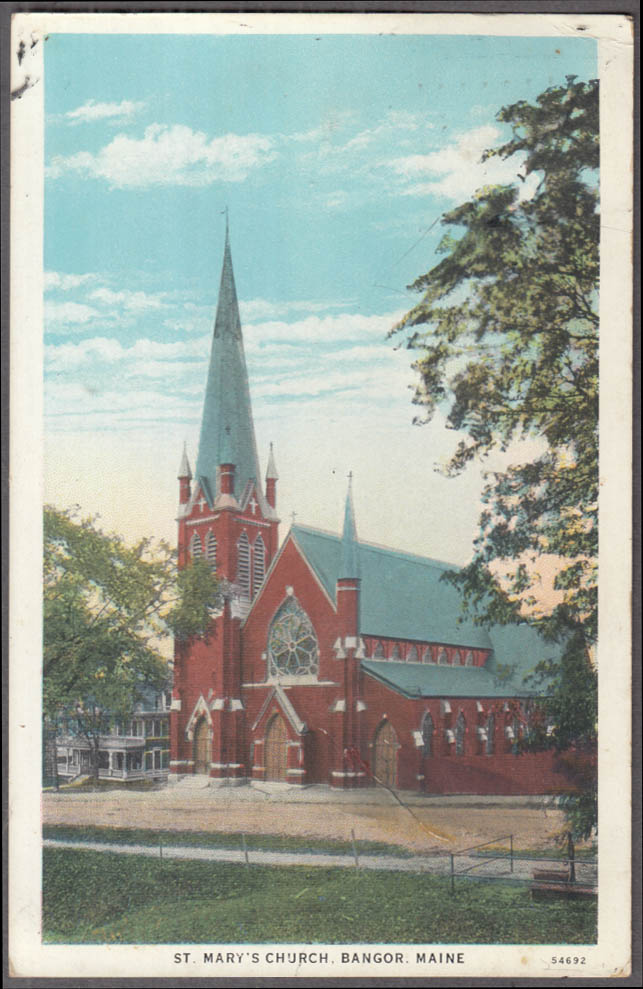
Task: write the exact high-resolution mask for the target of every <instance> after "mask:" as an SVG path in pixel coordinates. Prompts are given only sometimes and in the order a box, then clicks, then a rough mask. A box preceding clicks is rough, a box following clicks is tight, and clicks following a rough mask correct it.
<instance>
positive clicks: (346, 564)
mask: <svg viewBox="0 0 643 989" xmlns="http://www.w3.org/2000/svg"><path fill="white" fill-rule="evenodd" d="M339 576H340V577H359V565H358V559H357V530H356V528H355V509H354V507H353V475H352V473H350V474H349V475H348V491H347V492H346V506H345V508H344V532H343V534H342V569H341V573H340V574H339Z"/></svg>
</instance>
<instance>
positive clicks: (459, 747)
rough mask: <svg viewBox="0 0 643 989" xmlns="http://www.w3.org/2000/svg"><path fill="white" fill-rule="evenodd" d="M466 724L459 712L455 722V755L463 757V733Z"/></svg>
mask: <svg viewBox="0 0 643 989" xmlns="http://www.w3.org/2000/svg"><path fill="white" fill-rule="evenodd" d="M466 727H467V725H466V722H465V720H464V714H463V713H462V711H460V714H459V715H458V718H457V721H456V723H455V754H456V755H464V733H465V731H466Z"/></svg>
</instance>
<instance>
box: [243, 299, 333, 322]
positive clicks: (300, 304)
mask: <svg viewBox="0 0 643 989" xmlns="http://www.w3.org/2000/svg"><path fill="white" fill-rule="evenodd" d="M345 305H350V300H344V301H342V302H312V301H310V300H308V299H304V300H290V301H288V300H286V301H284V302H272V301H270V300H269V299H248V300H247V301H245V302H243V301H242V302H240V303H239V311H240V313H241V319H242V320H243V321H244V322H245V321H246V320H247V321H248V322H252V321H253V320H257V319H276V318H277V317H278V316H287V315H288V314H289V313H298V312H305V313H313V312H323V311H324V310H325V309H340V308H341V307H342V306H345Z"/></svg>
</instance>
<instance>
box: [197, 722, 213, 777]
mask: <svg viewBox="0 0 643 989" xmlns="http://www.w3.org/2000/svg"><path fill="white" fill-rule="evenodd" d="M194 772H195V773H199V774H201V775H203V774H206V775H207V774H208V773H209V772H210V729H209V726H208V720H207V718H200V719H199V721H198V722H197V726H196V729H195V732H194Z"/></svg>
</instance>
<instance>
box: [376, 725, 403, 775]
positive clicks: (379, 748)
mask: <svg viewBox="0 0 643 989" xmlns="http://www.w3.org/2000/svg"><path fill="white" fill-rule="evenodd" d="M398 748H399V746H398V744H397V735H396V734H395V729H394V728H393V725H392V724H391V723H390V721H383V722H382V724H381V725H380V726H379V728H378V729H377V731H376V732H375V741H374V742H373V775H374V776H375V777H376V779H377V780H378V782H380V783H383V784H384V786H395V784H396V781H397V780H396V777H397V750H398Z"/></svg>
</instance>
